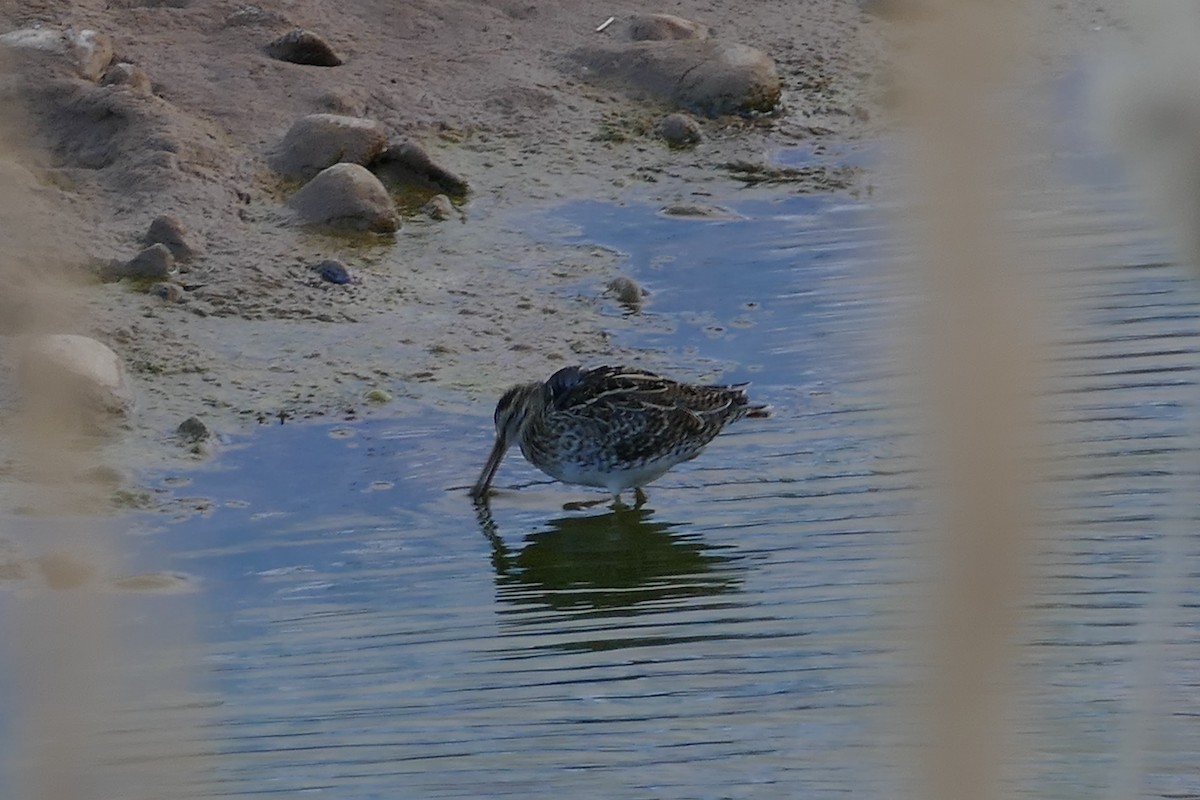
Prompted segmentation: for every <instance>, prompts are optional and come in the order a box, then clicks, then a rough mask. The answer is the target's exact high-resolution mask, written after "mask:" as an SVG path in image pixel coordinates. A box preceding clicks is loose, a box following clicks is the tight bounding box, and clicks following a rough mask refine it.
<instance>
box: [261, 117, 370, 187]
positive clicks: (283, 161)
mask: <svg viewBox="0 0 1200 800" xmlns="http://www.w3.org/2000/svg"><path fill="white" fill-rule="evenodd" d="M387 147H388V140H387V128H385V127H384V126H383V125H382V124H381V123H379V122H376V121H375V120H370V119H362V118H360V117H343V116H339V115H337V114H310V115H308V116H307V117H301V118H300V119H298V120H296V122H295V123H293V125H292V127H291V129H290V130H288V132H287V135H286V136H284V137H283V141H281V142H280V143H279V144H278V145H277V146H276V148H275V150H274V151H273V152H272V153H271V154H270V155H269V157H268V161H269V162H270V164H271V168H272V169H274V170H275V171H276V172H278V173H279V174H280V175H282V176H284V177H285V178H291V179H293V180H307V179H308V178H311V177H312V176H313V175H316V174H317V173H318V172H320V171H321V170H323V169H325V168H326V167H329V166H332V165H334V164H337V163H339V162H348V163H351V164H368V163H370V162H372V161H373V160H375V159H376V158H378V157H380V156H381V155H382V154H383V153H384V151H385V150H387Z"/></svg>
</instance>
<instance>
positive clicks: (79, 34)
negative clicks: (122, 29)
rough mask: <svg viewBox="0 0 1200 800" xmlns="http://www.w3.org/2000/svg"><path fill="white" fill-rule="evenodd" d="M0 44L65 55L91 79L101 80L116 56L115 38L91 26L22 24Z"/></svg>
mask: <svg viewBox="0 0 1200 800" xmlns="http://www.w3.org/2000/svg"><path fill="white" fill-rule="evenodd" d="M0 46H3V47H5V48H6V49H9V50H12V51H15V52H19V53H25V54H31V53H43V54H50V55H52V56H64V57H66V58H67V59H68V60H69V61H70V63H71V65H72V66H73V67H74V68H75V70H76V71H77V72H78V73H79V74H80V75H82V76H83V77H84V78H87V79H88V80H90V81H95V80H99V78H100V76H101V75H103V74H104V70H105V69H106V68H107V67H108V65H109V62H111V61H112V59H113V45H112V40H111V39H109V38H108V36H107V35H105V34H103V33H100V32H99V31H94V30H88V29H84V30H78V31H77V30H75V29H74V28H21V29H19V30H15V31H10V32H8V33H6V34H3V35H0Z"/></svg>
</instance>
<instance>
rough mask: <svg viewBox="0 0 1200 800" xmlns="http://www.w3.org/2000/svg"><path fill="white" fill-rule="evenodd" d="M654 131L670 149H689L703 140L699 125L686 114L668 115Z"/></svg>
mask: <svg viewBox="0 0 1200 800" xmlns="http://www.w3.org/2000/svg"><path fill="white" fill-rule="evenodd" d="M654 130H655V133H657V134H658V135H659V137H660V138H661V139H662V140H663V141H665V142H666V143H667V144H669V145H670V146H671V147H690V146H691V145H694V144H697V143H699V142H700V140H701V139H703V138H704V136H703V134H702V133H701V132H700V124H699V123H698V122H696V120H694V119H692V118H691V117H690V116H688V115H687V114H668V115H667V116H665V117H663V119H662V121H661V122H659V123H658V127H657V128H655V129H654Z"/></svg>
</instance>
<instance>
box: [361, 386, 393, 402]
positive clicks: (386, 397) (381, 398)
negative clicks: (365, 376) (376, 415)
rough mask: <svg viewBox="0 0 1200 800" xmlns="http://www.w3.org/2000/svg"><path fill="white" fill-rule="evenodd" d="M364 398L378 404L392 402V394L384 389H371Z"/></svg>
mask: <svg viewBox="0 0 1200 800" xmlns="http://www.w3.org/2000/svg"><path fill="white" fill-rule="evenodd" d="M363 399H364V400H366V401H367V402H368V403H371V404H373V405H377V406H381V405H384V404H386V403H390V402H392V396H391V395H390V394H388V392H387V391H386V390H384V389H371V390H370V391H369V392H367V393H366V394H365V395H363Z"/></svg>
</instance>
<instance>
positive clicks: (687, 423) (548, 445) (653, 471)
mask: <svg viewBox="0 0 1200 800" xmlns="http://www.w3.org/2000/svg"><path fill="white" fill-rule="evenodd" d="M769 414H770V411H769V409H768V407H767V406H763V405H750V401H749V398H747V397H746V392H745V390H744V389H743V388H742V385H735V386H697V385H693V384H688V383H679V382H678V381H673V380H670V379H669V378H664V377H661V376H659V375H655V374H654V373H652V372H646V371H644V370H640V369H631V368H628V367H596V368H594V369H585V368H583V367H565V368H563V369H560V370H559V371H558V372H556V373H554V374H553V375H551V376H550V378H549V379H547V380H546V381H545V382H541V381H534V382H532V383H523V384H520V385H518V386H514V387H512V388H511V389H509V390H508V391H507V392H505V393H504V396H503V397H501V398H500V402H499V403H498V404H497V405H496V413H495V422H496V444H495V445H494V446H493V447H492V452H491V455H489V456H488V459H487V463H486V464H485V465H484V467H483V472H482V473H481V474H480V476H479V480H478V481H476V482H475V485H474V486H473V487H472V488H471V495H472V496H473V497H476V498H481V497H485V496H486V495H487V492H488V487H490V486H491V483H492V479H493V478H494V477H495V475H496V470H497V469H499V467H500V461H501V460H502V459H503V458H504V454H505V453H506V452H507V451H508V448H509V447H510V446H512V445H513V444H514V443H515V444H517V445H518V446H519V447H520V448H521V453H522V455H524V456H525V459H526V460H527V461H529V463H531V464H533V465H534V466H535V467H537V468H538V469H540V470H541V471H542V472H545V473H546V474H547V475H549V476H551V477H552V478H557V479H558V480H560V481H562V482H563V483H574V484H579V485H581V486H597V487H601V488H604V489H607V490H608V491H610V492H612V494H613V498H614V499H615V500H616V501H617V502H620V499H621V492H623V491H625V490H627V489H635V490H636V491H637V493H638V496H639V499H640V498H641V497H642V495H641V489H642V487H643V486H645V485H646V484H648V483H650V482H651V481H653V480H655V479H657V478H659V477H661V476H662V475H663V473H665V472H666V471H667V470H669V469H670V468H671V467H673V466H675V465H676V464H679V463H680V462H683V461H687V460H688V459H691V458H695V457H696V456H698V455H700V453H701V451H703V450H704V448H705V447H706V446H707V445H708V443H709V442H711V441H712V440H713V438H715V437H716V435H717V434H718V433H720V432H721V431H722V430H723V429H724V428H725V426H726V425H728V424H729V423H731V422H733V421H735V420H738V419H741V418H742V417H766V416H769Z"/></svg>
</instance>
